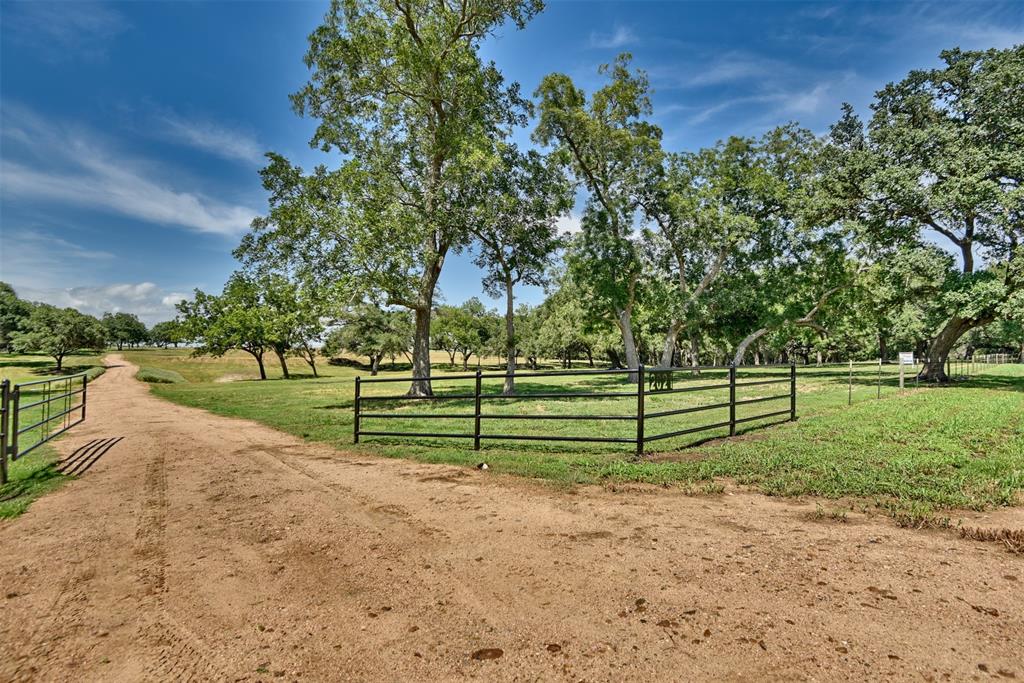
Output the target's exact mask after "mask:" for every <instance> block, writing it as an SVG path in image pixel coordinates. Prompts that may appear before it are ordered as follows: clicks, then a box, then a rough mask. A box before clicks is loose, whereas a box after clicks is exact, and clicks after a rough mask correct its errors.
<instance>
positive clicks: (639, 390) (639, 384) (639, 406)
mask: <svg viewBox="0 0 1024 683" xmlns="http://www.w3.org/2000/svg"><path fill="white" fill-rule="evenodd" d="M643 454H644V366H643V364H642V363H641V364H640V366H639V367H637V369H636V457H638V458H640V457H643Z"/></svg>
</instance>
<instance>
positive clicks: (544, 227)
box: [472, 145, 572, 394]
mask: <svg viewBox="0 0 1024 683" xmlns="http://www.w3.org/2000/svg"><path fill="white" fill-rule="evenodd" d="M483 181H484V185H485V186H486V187H488V188H492V190H493V194H492V195H491V196H490V197H489V198H488V199H487V201H484V202H480V203H479V204H478V205H477V215H476V216H475V218H474V220H473V223H472V230H473V234H474V236H475V237H476V240H477V254H476V257H475V258H474V263H476V265H477V266H479V267H480V269H481V270H482V271H483V273H484V279H483V285H484V290H485V291H486V292H487V293H488V294H490V295H491V296H493V297H495V298H497V297H502V296H503V297H504V298H505V330H504V334H503V335H502V336H503V339H504V346H505V348H504V352H505V355H506V370H505V371H506V372H507V373H508V376H507V377H505V382H504V387H503V393H505V394H512V393H514V392H515V378H514V375H515V371H516V355H517V344H518V340H517V337H516V330H515V287H516V285H520V284H526V285H535V286H540V285H543V284H544V283H545V282H546V278H545V274H546V272H547V270H548V268H549V267H550V266H551V265H552V260H553V257H554V255H555V250H556V249H557V248H558V246H559V245H560V244H561V242H560V239H559V236H558V229H557V219H558V217H559V216H560V215H562V214H564V213H565V212H566V211H568V210H569V209H570V208H571V206H572V193H571V187H570V185H569V183H568V182H567V179H566V178H565V176H564V174H563V173H562V171H561V169H560V168H559V167H556V166H555V165H554V164H552V163H550V161H549V160H547V159H545V158H544V157H542V156H541V155H540V154H538V153H537V152H534V151H530V152H526V153H522V152H520V151H519V150H518V149H516V147H515V146H513V145H505V146H503V148H502V149H501V150H500V153H499V155H498V156H497V158H496V159H495V161H494V163H493V164H492V165H491V166H490V168H489V172H488V173H487V174H486V175H485V176H484V178H483Z"/></svg>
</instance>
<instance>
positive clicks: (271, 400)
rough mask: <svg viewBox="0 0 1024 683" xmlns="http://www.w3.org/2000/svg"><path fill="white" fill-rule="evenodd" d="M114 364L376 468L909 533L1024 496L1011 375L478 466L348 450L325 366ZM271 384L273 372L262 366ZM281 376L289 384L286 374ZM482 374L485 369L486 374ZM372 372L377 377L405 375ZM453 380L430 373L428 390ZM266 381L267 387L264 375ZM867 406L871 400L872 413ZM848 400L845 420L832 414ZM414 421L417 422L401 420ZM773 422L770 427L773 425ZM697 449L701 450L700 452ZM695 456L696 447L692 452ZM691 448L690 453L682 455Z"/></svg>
mask: <svg viewBox="0 0 1024 683" xmlns="http://www.w3.org/2000/svg"><path fill="white" fill-rule="evenodd" d="M125 355H126V356H127V357H128V358H129V359H130V360H132V361H133V362H135V363H137V364H139V365H142V366H145V367H147V368H159V369H165V370H170V371H174V372H177V373H179V374H180V375H182V376H183V377H184V378H185V379H186V380H187V382H186V383H179V384H159V385H154V386H153V391H154V392H155V393H157V394H158V395H160V396H163V397H165V398H168V399H170V400H172V401H176V402H179V403H182V404H185V405H190V406H196V407H200V408H204V409H207V410H210V411H212V412H216V413H219V414H222V415H227V416H233V417H243V418H250V419H254V420H257V421H260V422H263V423H265V424H268V425H270V426H272V427H275V428H278V429H281V430H283V431H286V432H290V433H292V434H295V435H297V436H300V437H303V438H306V439H309V440H314V441H319V442H325V443H329V444H332V445H334V446H336V447H338V448H343V449H346V450H353V449H357V450H362V451H367V452H373V453H377V454H380V455H385V456H390V457H402V458H410V459H415V460H420V461H425V462H445V463H453V464H462V465H474V464H476V463H478V462H480V461H486V462H487V463H488V465H489V466H490V467H491V468H492V470H494V471H497V472H507V473H512V474H517V475H521V476H528V477H538V478H542V479H546V480H551V481H555V482H560V483H567V484H571V483H595V482H607V481H611V482H626V481H633V482H650V483H658V484H679V485H683V486H685V487H687V488H689V489H692V490H695V491H709V492H711V491H716V490H720V489H721V483H720V480H721V479H723V478H725V479H730V480H733V481H736V482H738V483H739V484H741V485H746V486H750V487H753V488H756V489H758V490H760V491H763V492H765V493H767V494H770V495H787V496H792V495H815V496H822V497H826V498H844V499H846V498H855V499H857V501H858V504H859V505H862V506H863V505H865V504H866V505H869V506H872V507H877V508H879V509H882V510H885V511H887V512H889V513H890V514H893V515H894V516H895V517H897V519H900V520H907V521H908V523H918V522H919V521H921V520H925V519H927V518H928V517H929V516H930V515H931V514H932V513H934V512H935V511H937V510H941V509H946V508H970V509H982V508H986V507H989V506H997V505H1010V504H1014V503H1020V502H1022V501H1021V495H1022V494H1021V492H1022V491H1024V366H1021V365H1003V366H982V367H979V368H977V374H976V375H975V376H974V377H973V378H972V379H970V380H965V381H960V382H957V383H955V384H954V385H953V386H950V387H927V388H925V387H921V388H915V387H914V384H913V382H912V381H910V380H908V382H907V390H906V391H905V392H904V393H902V394H900V392H899V391H898V386H897V384H898V379H897V374H896V373H897V369H896V368H895V367H892V366H886V367H884V368H883V370H882V378H881V383H880V384H881V388H880V389H879V378H878V372H879V371H878V368H877V366H876V365H871V364H862V365H857V366H855V369H854V377H853V389H852V394H851V393H850V389H849V383H848V380H849V376H848V370H847V369H846V368H844V367H828V368H814V367H801V368H799V370H798V414H799V417H800V419H799V420H798V421H797V422H795V423H788V422H784V423H781V424H774V425H766V423H772V422H773V421H778V420H779V419H780V418H779V417H775V418H772V419H770V420H767V421H752V422H749V423H746V424H744V425H742V427H741V429H740V437H739V438H736V439H719V438H717V437H721V436H724V435H725V434H726V429H724V428H721V429H716V430H710V431H707V432H701V433H698V434H694V435H689V436H687V437H679V438H673V439H665V440H663V441H656V442H652V443H650V444H648V446H647V448H648V455H647V457H646V458H645V459H644V460H641V461H634V460H633V459H632V458H631V455H632V448H631V446H630V445H629V444H624V443H623V444H617V443H616V444H608V443H590V444H578V443H549V442H531V441H518V442H517V441H497V440H487V439H485V440H484V441H483V447H482V449H481V451H480V452H475V451H473V450H472V443H471V440H467V439H463V438H459V439H417V440H411V439H409V440H406V439H397V438H387V437H364V439H363V443H361V444H360V445H359V446H353V445H352V419H353V418H352V415H353V412H352V401H353V380H354V377H355V376H356V375H357V374H361V375H362V376H363V377H364V378H365V377H366V376H367V375H368V373H366V372H365V371H359V370H357V369H354V368H351V367H338V366H326V365H325V366H324V367H323V368H322V373H321V374H322V375H323V376H322V377H320V378H319V379H313V378H312V377H311V376H308V375H307V376H302V377H300V378H297V379H292V380H289V381H284V380H281V379H278V378H275V379H271V380H268V381H266V382H259V381H225V380H239V378H243V377H251V376H253V375H254V364H253V362H252V360H251V358H249V357H248V356H244V355H242V354H230V355H229V356H227V357H225V358H220V359H212V358H200V359H193V358H190V357H188V354H187V352H186V351H184V350H166V351H157V350H143V351H130V352H126V353H125ZM268 369H270V370H271V371H272V374H271V377H275V375H277V373H276V372H273V371H276V368H275V367H274V366H273V365H271V364H269V363H268ZM295 369H296V370H299V365H298V363H295ZM487 369H488V368H486V367H485V370H487ZM407 372H408V371H407V369H402V370H400V371H399V372H397V373H391V372H387V371H385V372H383V373H382V376H384V377H387V376H393V375H400V374H403V373H407ZM787 373H788V369H785V368H757V367H746V368H743V369H741V370H740V371H739V373H738V383H740V384H742V383H744V382H754V381H761V380H766V379H780V378H784V377H785V376H786V374H787ZM446 374H449V375H450V374H461V370H455V371H453V372H446V371H438V372H437V377H438V378H441V377H444V375H446ZM277 376H278V377H279V375H277ZM724 377H725V371H705V372H704V373H702V376H701V377H699V378H694V377H691V376H690V375H689V373H680V374H679V375H678V376H677V380H676V384H675V386H676V388H680V387H684V386H687V385H692V386H696V385H697V384H698V383H700V384H718V383H721V382H722V381H723V380H724ZM500 382H501V380H499V379H492V380H488V381H486V382H485V383H484V387H483V393H484V394H489V395H492V396H494V395H496V394H498V393H499V392H500V387H501V384H500ZM404 389H405V387H404V385H403V384H400V383H380V384H368V383H364V385H363V396H364V397H374V396H381V397H382V396H386V395H394V394H401V393H402V392H403V391H404ZM434 389H435V392H437V393H441V394H444V393H447V394H465V393H467V392H470V393H471V392H472V380H448V381H438V382H436V383H435V387H434ZM517 390H518V391H519V392H521V393H526V394H538V393H551V392H560V391H588V392H598V391H600V392H611V393H618V392H622V393H625V392H635V385H630V384H628V381H627V377H626V376H625V375H624V374H623V375H595V376H589V377H550V378H529V379H525V378H524V379H522V380H520V381H519V382H517ZM787 391H788V386H787V385H786V384H785V383H780V384H771V385H756V386H745V387H743V386H741V387H740V388H739V389H738V391H737V394H738V398H739V399H740V400H743V399H751V398H769V397H770V396H773V395H785V394H786V393H787ZM879 393H881V396H882V399H881V400H878V399H877V398H876V397H877V396H878V394H879ZM725 400H727V390H725V389H718V390H715V391H707V392H704V391H702V392H693V393H676V394H668V395H661V396H658V395H655V396H648V397H647V399H646V411H647V414H648V415H650V414H651V413H653V412H658V411H664V410H674V409H679V408H685V407H693V406H697V405H708V404H714V403H719V402H723V401H725ZM851 400H852V405H847V403H848V401H851ZM363 405H364V412H371V411H372V412H384V413H388V414H400V415H409V416H408V417H402V418H401V419H383V418H363V419H364V422H363V425H362V428H363V429H364V430H387V431H431V432H437V431H444V432H446V433H452V434H457V433H462V434H465V433H467V432H468V433H472V419H471V418H469V417H459V418H439V417H433V416H429V415H434V414H437V413H454V414H457V415H468V414H471V413H472V401H467V400H464V399H451V400H448V401H438V402H435V401H384V400H373V399H372V398H371V400H370V401H365V402H364V404H363ZM786 408H788V399H778V400H767V401H765V402H761V403H755V404H751V405H748V406H741V407H740V408H739V409H738V411H737V416H738V417H740V418H743V417H745V416H749V415H756V414H759V413H763V412H771V411H775V410H784V409H786ZM635 409H636V398H635V396H629V397H611V398H596V399H587V400H581V399H574V400H571V401H570V400H565V399H547V398H537V399H533V400H506V399H500V398H488V399H485V400H484V407H483V411H482V412H483V413H484V414H485V415H503V416H507V417H500V418H499V417H490V418H485V419H484V421H483V428H482V433H483V434H485V435H487V434H491V435H494V434H519V435H522V434H557V435H562V436H571V435H575V436H596V437H602V438H632V437H633V436H634V435H635V431H634V430H635V422H634V421H630V420H621V421H620V420H602V421H589V420H587V421H582V420H581V421H570V420H560V419H545V420H529V421H527V420H516V419H512V418H511V417H510V416H514V415H516V414H535V415H536V414H543V415H549V416H558V415H566V414H581V413H586V414H589V415H605V416H616V415H621V416H630V415H633V414H635V413H634V411H635ZM424 413H425V414H427V415H428V416H426V417H414V416H412V415H420V414H424ZM726 419H728V418H727V410H726V409H715V410H708V411H704V412H697V413H689V414H682V415H673V416H667V417H662V418H652V419H648V421H647V426H646V432H647V435H648V436H650V435H653V434H657V433H664V432H670V431H674V430H679V429H685V428H688V427H692V426H696V425H699V424H708V423H715V422H721V421H724V420H726ZM781 419H784V418H781ZM701 440H703V441H701ZM695 443H696V445H694V444H695ZM686 446H690V448H684V447H686Z"/></svg>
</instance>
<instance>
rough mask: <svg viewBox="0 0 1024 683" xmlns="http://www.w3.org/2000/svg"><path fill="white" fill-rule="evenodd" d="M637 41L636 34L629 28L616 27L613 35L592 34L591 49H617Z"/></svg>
mask: <svg viewBox="0 0 1024 683" xmlns="http://www.w3.org/2000/svg"><path fill="white" fill-rule="evenodd" d="M636 41H637V37H636V34H635V33H633V30H632V29H631V28H629V27H628V26H616V27H615V30H614V31H612V32H611V33H598V32H596V31H595V32H593V33H591V34H590V47H596V48H604V49H615V48H620V47H625V46H626V45H631V44H633V43H635V42H636Z"/></svg>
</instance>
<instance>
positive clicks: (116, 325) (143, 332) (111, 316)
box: [100, 311, 149, 351]
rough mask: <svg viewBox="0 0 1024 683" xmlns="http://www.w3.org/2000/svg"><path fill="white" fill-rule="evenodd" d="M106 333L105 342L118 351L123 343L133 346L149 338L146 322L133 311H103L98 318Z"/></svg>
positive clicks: (122, 346)
mask: <svg viewBox="0 0 1024 683" xmlns="http://www.w3.org/2000/svg"><path fill="white" fill-rule="evenodd" d="M100 322H101V323H103V329H104V330H106V333H107V343H109V344H113V345H115V346H117V350H118V351H120V350H121V349H123V348H124V346H125V344H128V345H129V346H134V345H136V344H141V343H143V342H145V341H146V340H147V339H149V331H148V330H147V329H146V324H145V323H144V322H142V321H141V320H139V316H137V315H135V314H134V313H124V312H120V311H119V312H117V313H104V314H103V318H102V319H101V320H100Z"/></svg>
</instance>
